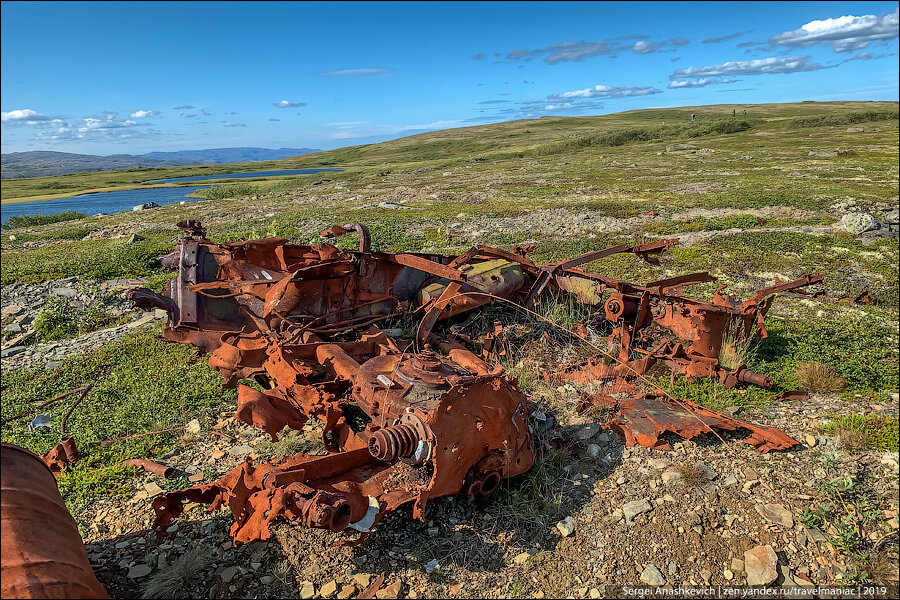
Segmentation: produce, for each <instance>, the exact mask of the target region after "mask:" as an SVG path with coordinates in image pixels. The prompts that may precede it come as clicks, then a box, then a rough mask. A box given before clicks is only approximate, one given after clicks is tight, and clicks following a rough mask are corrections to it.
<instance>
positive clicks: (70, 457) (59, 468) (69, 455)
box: [41, 435, 81, 475]
mask: <svg viewBox="0 0 900 600" xmlns="http://www.w3.org/2000/svg"><path fill="white" fill-rule="evenodd" d="M79 458H81V455H80V454H79V453H78V447H77V446H76V445H75V438H73V437H72V436H71V435H67V436H64V437H63V438H62V439H61V440H60V441H59V443H58V444H57V445H56V446H54V447H53V448H51V449H50V450H49V451H47V452H46V453H44V454H41V460H42V461H44V463H45V464H46V465H47V467H49V468H50V471H51V472H52V473H53V474H54V475H59V474H60V473H62V472H63V471H65V470H66V467H67V466H69V465H70V464H72V463H74V462H76V461H77V460H78V459H79Z"/></svg>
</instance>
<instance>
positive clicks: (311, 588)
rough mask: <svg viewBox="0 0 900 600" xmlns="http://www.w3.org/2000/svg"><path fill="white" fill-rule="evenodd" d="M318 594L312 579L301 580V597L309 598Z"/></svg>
mask: <svg viewBox="0 0 900 600" xmlns="http://www.w3.org/2000/svg"><path fill="white" fill-rule="evenodd" d="M315 595H316V586H315V584H314V583H313V582H312V581H302V582H300V598H302V599H303V600H307V599H308V598H312V597H313V596H315Z"/></svg>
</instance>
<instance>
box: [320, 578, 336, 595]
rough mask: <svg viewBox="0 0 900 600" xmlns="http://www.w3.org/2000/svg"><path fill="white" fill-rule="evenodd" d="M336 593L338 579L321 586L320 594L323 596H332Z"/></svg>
mask: <svg viewBox="0 0 900 600" xmlns="http://www.w3.org/2000/svg"><path fill="white" fill-rule="evenodd" d="M336 593H337V581H335V580H334V579H332V580H331V581H329V582H328V583H326V584H325V585H323V586H322V587H320V588H319V595H321V596H322V597H323V598H331V597H332V596H333V595H335V594H336Z"/></svg>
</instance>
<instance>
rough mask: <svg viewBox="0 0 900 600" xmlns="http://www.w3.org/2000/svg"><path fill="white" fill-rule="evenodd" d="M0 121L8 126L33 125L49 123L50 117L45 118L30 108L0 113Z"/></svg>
mask: <svg viewBox="0 0 900 600" xmlns="http://www.w3.org/2000/svg"><path fill="white" fill-rule="evenodd" d="M0 120H2V122H3V123H8V124H11V125H12V124H20V125H35V124H37V123H39V122H42V121H50V120H51V118H50V117H46V116H44V115H42V114H40V113H38V112H37V111H34V110H31V109H30V108H22V109H17V110H11V111H9V112H5V113H0Z"/></svg>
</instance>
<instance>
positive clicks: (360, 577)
mask: <svg viewBox="0 0 900 600" xmlns="http://www.w3.org/2000/svg"><path fill="white" fill-rule="evenodd" d="M353 581H355V582H356V585H358V586H359V587H361V588H363V589H365V588H367V587H369V584H370V583H371V582H372V576H371V575H369V574H368V573H357V574H356V575H354V576H353Z"/></svg>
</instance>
